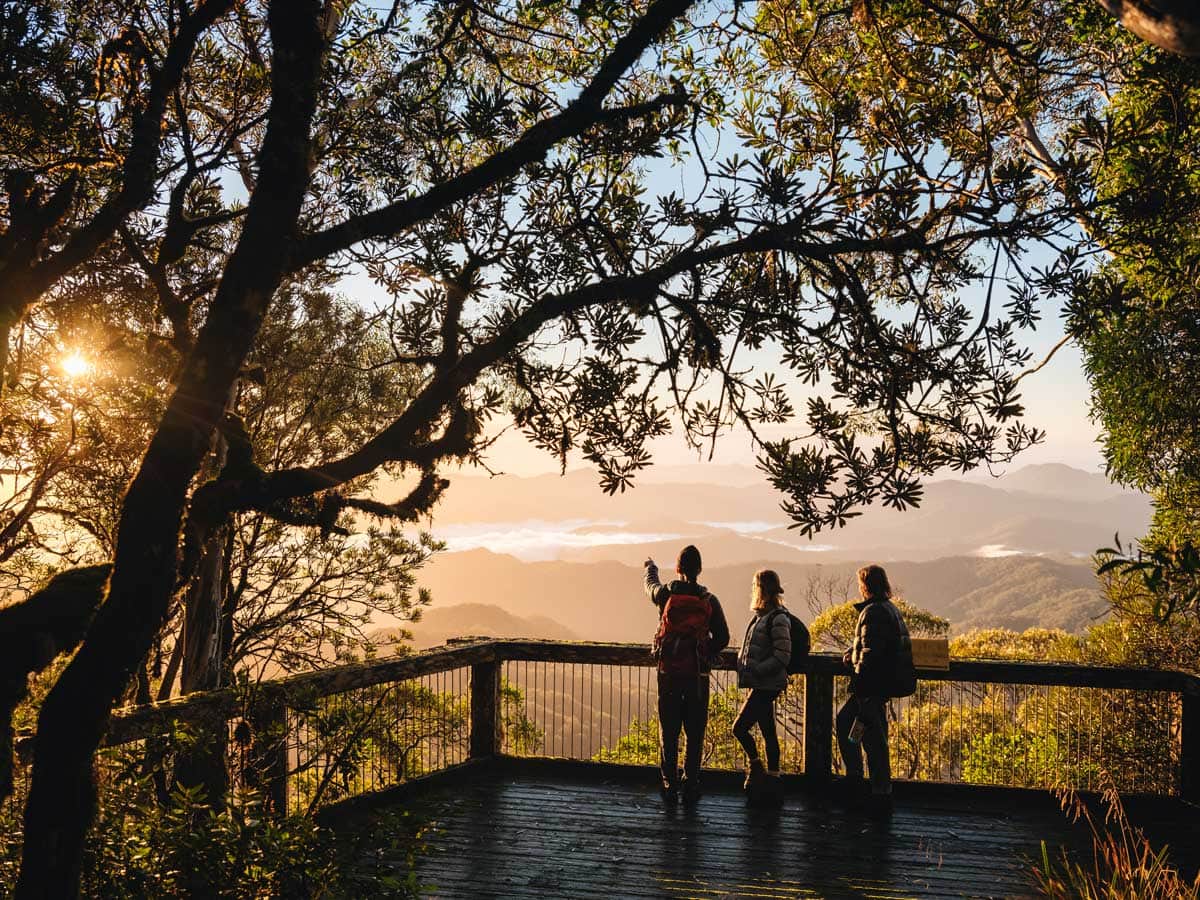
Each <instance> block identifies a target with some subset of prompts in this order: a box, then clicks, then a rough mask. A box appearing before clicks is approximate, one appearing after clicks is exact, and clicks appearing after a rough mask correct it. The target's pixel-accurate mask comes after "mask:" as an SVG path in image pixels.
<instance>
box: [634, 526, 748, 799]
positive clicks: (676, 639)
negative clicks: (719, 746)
mask: <svg viewBox="0 0 1200 900" xmlns="http://www.w3.org/2000/svg"><path fill="white" fill-rule="evenodd" d="M645 565H646V580H645V586H646V593H647V594H649V595H650V601H651V602H652V603H653V604H654V605H655V606H656V607H658V611H659V623H658V631H657V633H656V634H655V635H654V657H655V659H656V660H657V661H658V728H659V741H660V742H659V765H660V769H661V775H662V782H661V790H662V795H663V799H664V800H667V801H674V800H675V799H676V798H677V797H678V796H679V793H680V791H682V793H683V799H684V801H694V800H696V799H697V798H698V797H699V792H700V787H699V784H700V783H699V777H700V760H701V753H702V752H703V750H704V732H705V730H706V729H707V727H708V676H709V671H710V670H711V668H712V661H713V658H714V657H716V655H717V654H718V653H720V652H721V651H722V650H724V649H725V648H726V647H727V646H729V625H728V624H727V623H726V621H725V613H724V611H723V610H722V609H721V603H720V601H719V600H717V598H716V597H714V596H713V595H712V594H710V593H709V592H708V589H707V588H706V587H704V585H702V584H700V583H699V582H698V581H697V579H698V578H699V577H700V569H701V562H700V551H699V550H697V549H696V548H695V547H694V546H692V545H691V544H689V545H688V546H686V547H684V548H683V550H681V551H680V552H679V559H678V561H677V563H676V566H675V571H676V573H677V574H678V575H679V578H678V579H676V580H674V581H672V582H670V583H669V584H662V583H661V582H660V581H659V579H658V567H657V566H656V565H655V564H654V560H652V559H648V560H646V563H645ZM680 729H682V730H683V731H685V732H686V733H687V757H686V758H685V760H684V764H683V782H682V785H681V784H680V782H679V732H680Z"/></svg>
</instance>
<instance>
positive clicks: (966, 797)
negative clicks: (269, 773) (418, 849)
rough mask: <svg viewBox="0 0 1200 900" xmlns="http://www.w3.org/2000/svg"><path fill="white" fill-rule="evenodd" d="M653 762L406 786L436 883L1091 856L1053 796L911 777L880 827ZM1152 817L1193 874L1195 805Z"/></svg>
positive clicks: (463, 890)
mask: <svg viewBox="0 0 1200 900" xmlns="http://www.w3.org/2000/svg"><path fill="white" fill-rule="evenodd" d="M606 770H611V771H606ZM647 773H648V770H640V771H636V772H631V771H629V770H621V769H619V768H617V767H598V766H592V767H587V766H577V767H571V766H554V765H550V764H541V765H530V764H528V763H527V764H523V765H508V766H490V765H489V766H485V767H481V768H477V769H474V770H471V771H465V772H463V773H461V774H459V775H457V776H456V777H454V778H453V779H446V780H440V781H435V782H433V783H431V784H430V785H429V786H428V787H426V788H423V789H421V790H420V792H419V793H417V794H409V795H406V797H405V799H404V803H405V805H406V806H411V807H412V808H414V809H415V810H416V811H417V812H418V814H419V815H423V816H428V817H429V822H430V826H431V827H430V830H429V831H428V833H427V835H426V841H427V847H426V849H425V851H424V853H423V854H422V855H421V856H420V858H419V862H418V875H419V878H420V880H421V882H422V884H423V885H425V886H426V893H427V894H428V895H429V896H431V897H447V898H449V897H469V898H486V897H495V898H525V897H554V898H603V900H617V898H626V897H629V898H634V897H637V898H650V897H653V898H664V897H689V898H690V897H696V898H734V897H746V898H756V900H768V898H772V900H773V898H796V897H831V898H866V897H872V898H885V897H886V898H895V897H964V896H965V897H1020V896H1029V895H1030V893H1031V888H1030V882H1029V867H1030V864H1031V862H1032V861H1033V860H1034V859H1035V858H1036V857H1038V856H1039V854H1040V843H1039V842H1040V841H1041V840H1042V839H1043V838H1044V839H1046V840H1047V841H1049V842H1050V843H1051V846H1054V845H1057V844H1065V845H1068V846H1072V847H1074V848H1075V849H1076V850H1077V851H1078V852H1088V851H1087V848H1088V847H1089V846H1090V844H1089V843H1088V840H1087V834H1086V833H1085V832H1084V830H1083V829H1082V827H1080V826H1074V827H1073V826H1071V825H1070V824H1069V823H1068V822H1067V821H1066V819H1065V818H1064V817H1063V815H1062V814H1061V812H1059V811H1058V809H1057V805H1056V804H1055V803H1054V801H1053V799H1052V798H1050V797H1049V796H1048V795H1026V796H1024V797H1023V798H1018V797H1016V796H1015V795H1014V793H1013V792H1007V791H988V790H986V789H981V790H975V789H969V788H968V789H963V788H955V789H946V788H937V787H930V788H923V787H921V786H918V785H898V793H897V803H896V812H895V815H894V816H893V818H892V819H891V821H890V822H888V823H875V822H872V821H870V820H868V819H866V818H864V817H863V816H861V815H858V814H855V813H852V812H849V811H848V810H846V809H845V808H844V807H843V806H842V805H841V804H839V803H838V802H835V801H833V800H829V801H821V800H817V799H813V798H811V797H808V796H806V795H805V794H804V793H802V792H801V791H799V790H789V792H788V797H787V799H786V802H785V804H784V806H783V807H782V808H781V809H777V810H770V811H768V810H760V809H754V808H748V807H747V805H746V803H745V800H744V798H743V797H742V796H741V795H740V793H739V792H738V791H737V789H736V785H735V784H734V783H733V779H731V778H729V777H720V776H715V775H714V777H713V778H711V779H709V781H708V787H709V789H708V790H707V791H706V793H705V795H704V796H703V797H702V798H701V800H700V801H699V803H698V804H697V805H695V806H694V807H689V806H684V805H683V804H679V805H678V806H676V807H670V806H666V805H665V804H664V803H663V802H662V800H661V799H660V798H659V796H658V793H657V791H656V790H655V789H654V787H653V784H652V783H651V782H650V781H649V776H648V774H647ZM1164 810H1165V812H1164ZM1135 818H1136V816H1135ZM1141 818H1142V820H1143V821H1140V822H1139V824H1143V825H1147V826H1152V827H1151V828H1150V830H1151V831H1152V833H1153V834H1155V835H1157V836H1159V837H1161V838H1165V839H1170V840H1171V841H1172V844H1173V847H1174V848H1178V849H1180V850H1182V854H1181V855H1175V854H1173V855H1175V856H1176V858H1177V860H1178V862H1179V863H1181V864H1182V865H1183V866H1184V868H1185V869H1193V870H1194V868H1195V866H1196V864H1197V862H1198V861H1200V821H1198V819H1200V817H1197V816H1196V815H1195V809H1194V808H1191V809H1188V808H1186V807H1184V806H1182V805H1166V806H1164V805H1162V804H1158V805H1157V806H1156V808H1155V810H1154V812H1153V813H1146V814H1145V815H1143V816H1141ZM376 862H377V863H378V859H377V860H376Z"/></svg>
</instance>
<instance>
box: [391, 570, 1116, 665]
mask: <svg viewBox="0 0 1200 900" xmlns="http://www.w3.org/2000/svg"><path fill="white" fill-rule="evenodd" d="M664 562H666V561H664ZM768 564H769V565H770V566H772V567H774V568H775V569H776V570H777V571H778V572H779V574H780V577H781V578H782V579H783V583H784V585H785V588H786V591H787V600H788V602H789V603H790V605H791V606H792V608H793V609H794V610H795V611H796V612H797V613H799V614H800V615H801V616H802V617H803V618H805V619H811V618H812V614H811V613H810V612H809V610H808V609H807V607H806V605H805V602H804V599H803V598H804V594H805V592H806V588H807V587H808V586H809V585H813V586H819V590H820V591H821V592H822V593H824V591H825V586H826V585H832V589H833V593H834V596H833V598H832V599H835V600H843V599H848V598H850V597H851V595H852V590H853V575H854V570H855V568H856V564H855V563H826V564H822V563H808V564H803V563H789V562H780V561H767V560H761V561H759V562H756V563H743V564H737V565H731V566H715V567H712V568H706V569H705V571H704V573H703V575H702V576H701V579H700V580H701V581H702V582H703V583H704V584H706V585H707V586H708V588H709V589H710V590H711V591H713V592H714V593H715V594H716V595H717V596H718V597H719V598H720V599H721V603H722V606H723V608H724V609H725V612H726V616H727V618H728V619H729V624H730V628H731V629H732V630H733V632H734V635H735V643H736V642H737V638H740V635H741V632H742V630H743V629H744V628H745V626H746V623H747V622H748V621H749V617H750V611H749V602H750V580H751V576H752V575H753V573H754V571H755V570H756V569H757V568H761V567H763V566H766V565H768ZM668 566H669V563H668ZM888 572H889V574H890V576H891V578H892V581H893V584H894V586H895V587H896V589H897V592H898V593H900V594H902V595H903V596H904V597H906V598H907V599H908V600H909V601H911V602H912V603H915V604H917V605H918V606H922V607H924V608H926V609H929V610H931V611H933V612H935V613H937V614H938V615H942V616H946V617H947V618H949V619H950V621H951V623H952V626H953V629H954V631H955V632H956V633H959V632H962V631H965V630H968V629H970V628H976V627H987V626H1003V627H1007V628H1013V629H1017V630H1021V629H1024V628H1028V627H1032V626H1035V625H1039V626H1045V627H1055V628H1065V629H1067V630H1068V631H1078V630H1081V629H1083V628H1084V627H1086V626H1087V625H1088V624H1090V623H1091V622H1092V621H1094V620H1096V619H1097V618H1098V617H1099V616H1100V615H1102V614H1103V612H1104V610H1105V603H1104V600H1103V598H1102V597H1101V596H1100V594H1099V592H1098V591H1097V590H1096V585H1095V577H1094V575H1093V574H1092V570H1091V568H1090V567H1089V566H1087V565H1084V564H1081V563H1078V562H1061V561H1056V560H1052V559H1047V558H1044V557H1027V556H1011V557H1001V558H985V557H954V558H948V559H938V560H932V561H925V562H895V563H888ZM421 582H422V583H423V584H424V585H426V586H428V587H429V588H431V589H432V591H433V595H434V606H433V607H432V608H431V609H430V610H429V611H427V613H426V614H425V616H424V618H423V620H422V621H420V622H417V623H416V624H414V625H412V626H411V628H412V630H413V632H414V633H415V635H416V636H417V643H418V645H419V646H430V645H432V644H436V643H441V642H442V641H444V639H445V638H446V637H453V636H457V635H489V636H493V637H510V636H522V635H523V636H526V637H540V638H558V639H571V638H579V639H583V640H593V641H646V640H649V638H650V635H651V634H652V633H653V631H654V627H655V623H656V617H655V612H654V609H653V607H651V605H650V603H649V601H648V600H647V599H646V596H645V594H644V593H643V592H642V587H641V582H642V568H641V567H640V566H631V565H625V564H622V563H616V562H611V561H606V562H595V563H580V562H566V561H562V560H552V561H547V562H533V563H527V562H522V561H521V560H519V559H516V558H515V557H512V556H501V555H498V554H494V553H489V552H488V551H486V550H473V551H470V552H467V553H452V554H443V555H441V556H438V557H437V558H436V559H435V560H434V562H433V563H431V564H430V565H429V567H428V568H427V569H426V570H424V571H423V573H422V577H421ZM460 597H473V598H476V601H475V602H472V603H469V604H457V603H456V602H455V598H460ZM485 606H486V607H491V608H490V609H485V608H484V607H485Z"/></svg>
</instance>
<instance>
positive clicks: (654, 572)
mask: <svg viewBox="0 0 1200 900" xmlns="http://www.w3.org/2000/svg"><path fill="white" fill-rule="evenodd" d="M644 565H645V566H646V595H647V596H648V597H649V598H650V602H651V603H653V604H654V605H655V606H657V607H658V608H659V609H662V605H663V604H664V603H666V602H667V589H666V588H665V587H663V583H662V582H661V581H659V578H658V566H656V565H655V564H654V560H652V559H648V560H646V562H645V564H644Z"/></svg>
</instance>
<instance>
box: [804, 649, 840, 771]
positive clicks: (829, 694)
mask: <svg viewBox="0 0 1200 900" xmlns="http://www.w3.org/2000/svg"><path fill="white" fill-rule="evenodd" d="M804 775H805V779H806V780H807V781H808V783H809V784H810V785H812V786H814V787H822V786H824V785H827V784H828V783H829V779H830V777H831V776H832V775H833V673H832V672H814V671H812V670H809V671H808V672H806V673H805V674H804Z"/></svg>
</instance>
